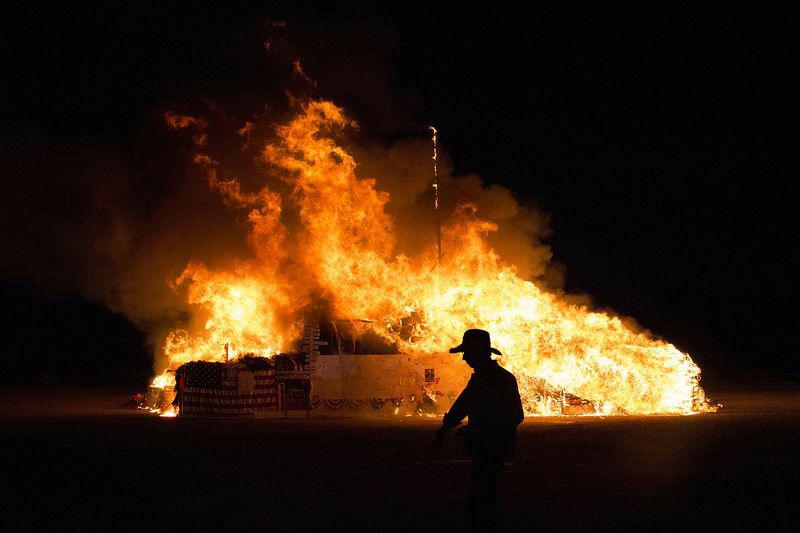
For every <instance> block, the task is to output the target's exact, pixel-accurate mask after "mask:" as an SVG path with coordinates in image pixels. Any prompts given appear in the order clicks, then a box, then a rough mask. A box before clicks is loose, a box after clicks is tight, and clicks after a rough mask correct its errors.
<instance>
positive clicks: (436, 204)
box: [428, 126, 442, 264]
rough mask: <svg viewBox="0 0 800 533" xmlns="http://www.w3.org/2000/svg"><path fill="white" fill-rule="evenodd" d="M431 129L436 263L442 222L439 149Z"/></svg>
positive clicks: (434, 130) (440, 240)
mask: <svg viewBox="0 0 800 533" xmlns="http://www.w3.org/2000/svg"><path fill="white" fill-rule="evenodd" d="M428 129H429V130H431V140H432V141H433V214H434V224H435V225H436V263H437V264H438V263H439V262H440V261H441V260H442V222H441V219H440V218H439V166H438V163H439V159H438V158H439V151H438V146H437V144H436V134H437V133H438V131H437V130H436V128H435V127H434V126H428Z"/></svg>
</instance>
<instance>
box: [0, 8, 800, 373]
mask: <svg viewBox="0 0 800 533" xmlns="http://www.w3.org/2000/svg"><path fill="white" fill-rule="evenodd" d="M290 6H291V7H290ZM465 6H466V4H463V3H462V4H460V5H459V6H458V8H455V7H451V8H449V9H441V10H437V9H435V8H433V7H431V6H430V5H424V6H422V7H419V8H417V9H415V8H413V7H408V8H403V9H402V10H399V11H397V12H394V13H389V12H381V13H377V12H376V13H366V12H362V11H360V10H345V9H341V10H339V9H336V10H333V9H330V8H325V9H320V8H311V7H303V8H301V7H297V6H296V5H295V3H285V4H282V3H279V4H276V5H269V4H265V3H261V4H255V5H250V6H247V7H237V8H223V7H219V8H218V9H215V10H206V9H198V8H196V7H192V8H179V7H173V8H165V7H161V6H159V7H154V6H149V7H147V8H145V7H132V6H125V7H114V8H89V7H80V8H72V7H71V8H69V9H67V8H59V10H56V11H53V10H49V9H48V10H47V11H46V12H45V9H44V8H40V9H37V8H31V9H30V10H28V11H27V12H24V13H22V12H21V13H16V14H11V15H9V16H8V17H6V20H5V22H4V25H5V26H6V27H5V28H3V34H4V39H5V40H6V43H5V44H4V46H3V49H4V50H3V51H4V59H3V61H4V66H3V73H4V76H3V77H4V80H5V81H4V89H5V92H6V95H5V96H4V97H3V98H2V100H1V101H0V102H1V103H0V105H2V116H3V119H2V126H0V128H1V129H0V132H1V134H2V152H0V156H1V157H2V161H1V162H2V163H3V164H2V167H1V168H2V169H3V170H2V172H3V175H4V180H3V183H4V189H5V192H4V194H3V200H2V201H1V202H0V209H1V210H2V212H1V213H0V223H1V224H2V239H3V240H2V245H3V252H2V255H3V256H4V258H3V259H2V260H0V288H1V289H2V294H3V298H4V301H5V307H6V310H7V311H9V310H10V311H11V313H12V315H13V318H12V319H11V320H10V321H5V322H4V323H3V326H2V330H3V331H2V337H3V339H7V340H6V341H4V342H6V345H5V349H4V350H3V352H4V355H3V357H4V358H6V359H9V358H12V357H13V355H12V354H18V353H24V354H27V358H26V360H25V362H17V363H14V364H12V365H11V366H12V371H11V372H8V373H6V374H5V376H4V381H26V382H48V381H66V382H74V383H82V382H86V383H89V382H90V383H98V384H100V383H107V382H116V383H132V382H136V381H137V380H138V381H139V382H140V381H142V380H144V379H146V377H147V374H148V372H149V369H150V360H149V358H150V351H151V350H152V348H151V347H150V346H148V342H147V340H146V336H145V334H144V333H143V332H140V331H138V329H137V328H136V327H135V326H134V325H133V324H132V323H131V322H129V321H128V320H127V319H126V318H125V317H123V316H121V315H118V314H115V313H113V312H111V311H109V310H108V309H106V307H105V306H104V305H103V303H102V302H97V301H93V300H92V299H91V298H86V297H85V295H84V294H83V293H82V292H81V291H80V290H79V288H78V287H77V285H76V284H74V283H72V282H71V276H70V275H69V273H68V271H69V270H70V266H69V265H68V264H67V263H68V262H69V261H70V259H69V258H70V257H73V255H72V252H71V251H70V250H67V251H66V252H65V251H64V248H65V245H64V244H63V243H61V242H59V241H58V239H54V238H52V235H51V234H50V233H49V232H48V231H47V229H46V228H41V227H38V221H45V220H46V221H48V224H53V223H55V224H56V225H58V226H61V225H62V224H63V225H66V226H68V225H69V224H73V223H76V221H77V222H79V223H80V224H83V223H85V220H83V218H82V217H83V216H84V213H83V211H82V209H83V207H82V206H84V202H83V195H84V194H86V190H85V188H84V187H83V186H82V180H83V179H84V171H85V169H86V166H85V161H86V160H87V158H88V159H91V158H92V157H94V156H96V154H98V153H102V154H113V156H114V157H113V159H114V161H116V162H118V163H119V164H120V165H122V166H124V167H125V168H127V169H129V170H130V175H131V176H134V178H135V179H134V180H133V182H132V185H131V190H130V195H131V197H132V198H134V200H132V202H134V203H136V204H137V205H138V206H139V207H140V208H141V209H143V210H147V209H150V208H152V205H153V204H154V203H155V202H157V201H158V200H157V198H152V194H154V193H153V192H152V190H153V183H154V182H153V180H155V179H156V178H154V177H153V173H152V172H151V170H152V162H147V163H145V162H143V161H144V160H145V159H146V158H144V159H143V158H142V157H141V154H142V151H143V150H145V149H147V147H148V146H149V145H148V142H149V141H148V139H147V134H148V132H149V131H150V130H149V128H151V127H152V123H153V121H154V117H155V116H157V115H158V113H159V112H161V111H162V110H164V109H173V108H177V109H180V108H181V106H182V105H184V104H186V103H192V102H197V101H198V100H199V99H202V98H209V99H213V100H214V101H217V102H223V103H224V104H225V105H227V106H228V107H230V108H236V107H237V106H238V107H240V108H241V109H248V108H255V107H257V106H263V105H264V104H265V103H271V102H276V101H278V100H280V99H282V98H283V94H284V90H285V89H286V88H287V87H288V88H292V84H296V80H294V81H292V80H291V79H290V77H289V74H288V73H287V71H286V69H283V68H281V67H280V66H278V65H277V62H276V59H275V57H274V56H271V57H269V56H268V55H267V54H265V51H264V45H263V42H264V41H265V39H267V38H269V39H272V43H273V46H276V47H278V48H279V50H280V52H281V53H282V54H284V55H285V56H286V57H290V56H294V57H297V58H299V59H301V60H302V62H303V66H304V69H305V71H306V72H307V73H308V74H309V76H311V77H312V78H314V79H315V80H316V81H317V88H316V89H313V94H314V95H315V96H320V97H327V98H332V99H333V100H334V101H336V102H337V103H339V104H340V105H343V106H344V107H345V108H346V109H347V111H348V112H349V113H350V114H351V115H352V116H353V117H354V118H355V119H356V120H357V121H358V122H359V124H360V125H361V129H360V130H359V135H362V136H364V137H367V138H371V139H375V140H377V141H379V142H385V143H390V142H392V141H394V140H398V139H402V138H405V137H409V136H419V135H422V134H423V132H424V129H425V126H427V124H428V123H430V122H434V123H436V124H437V125H438V127H439V129H440V131H441V141H442V144H443V147H444V149H445V150H446V151H447V152H448V153H449V154H450V155H451V156H452V158H453V162H454V166H455V171H456V173H476V174H479V175H480V176H482V177H483V179H484V180H486V181H487V182H489V183H499V184H502V185H505V186H507V187H509V188H510V189H511V190H512V191H513V193H514V194H515V195H516V196H517V197H518V198H519V199H520V200H522V201H525V202H533V203H535V204H536V205H538V206H539V207H540V208H541V209H542V210H544V211H545V212H547V213H549V214H550V217H551V222H550V225H551V227H552V230H553V233H552V235H551V236H550V237H549V239H548V241H547V242H548V243H549V244H550V245H551V246H552V248H553V251H554V254H555V259H556V260H557V261H558V262H559V263H561V264H563V265H564V266H565V268H566V285H565V288H566V289H567V290H568V291H569V292H576V293H586V294H589V295H591V297H592V301H593V302H594V304H595V305H596V306H598V307H608V308H611V309H614V310H616V311H617V312H619V313H622V314H625V315H629V316H632V317H635V318H636V319H637V320H638V321H639V323H640V324H642V325H643V326H644V327H646V328H648V329H651V330H652V331H654V332H655V333H657V334H659V335H662V336H664V337H665V338H667V339H668V340H670V341H671V342H673V343H675V344H676V345H677V346H678V347H679V348H681V349H683V350H685V351H688V352H689V353H690V354H691V355H692V357H693V358H694V359H695V361H696V362H698V364H699V365H700V366H701V368H703V369H704V370H705V375H706V376H707V378H708V379H711V380H713V379H715V378H720V377H722V376H734V377H735V376H741V375H742V374H743V373H744V374H748V375H750V374H753V373H755V374H758V373H761V372H764V371H777V372H785V373H800V368H798V367H799V366H800V365H798V355H800V354H798V348H797V345H798V342H797V340H796V339H797V338H796V331H797V325H796V324H797V320H798V315H797V313H796V309H797V305H796V301H797V298H798V296H800V295H799V294H798V290H797V289H798V287H797V269H798V266H799V265H798V259H797V254H796V251H795V250H796V248H797V244H798V239H797V237H796V235H797V234H796V231H797V230H796V229H795V228H794V226H797V222H798V216H797V209H796V207H795V204H796V201H797V200H796V198H797V192H798V186H797V179H796V174H797V171H796V163H795V161H796V157H794V153H795V151H796V148H795V146H796V144H797V133H796V132H797V124H798V121H797V118H798V114H797V94H798V91H797V78H798V67H797V65H798V47H797V42H796V28H795V27H794V23H793V19H792V18H791V17H789V16H788V15H787V14H786V13H780V12H768V13H761V12H758V13H757V12H748V11H742V12H732V11H730V9H729V8H725V9H724V10H723V11H710V10H708V11H704V12H700V11H692V10H687V11H677V10H675V9H674V8H670V9H665V10H664V11H656V10H653V11H642V10H640V9H641V8H637V9H621V8H613V9H612V8H606V9H595V10H580V11H576V12H568V11H560V10H559V11H556V10H550V9H533V8H529V9H526V10H521V8H515V9H501V8H499V7H498V8H495V9H487V10H485V11H478V10H473V9H471V8H467V7H465ZM130 10H133V11H130ZM283 23H285V24H283ZM168 171H169V168H167V169H162V170H160V172H168ZM86 216H88V215H86ZM80 224H79V225H80ZM56 233H57V232H56ZM74 246H75V245H74V243H70V244H69V247H74ZM81 268H91V267H87V266H85V265H84V266H82V267H81ZM87 324H89V325H90V327H88V328H87ZM87 330H88V331H92V332H93V334H92V335H91V338H88V336H82V335H81V333H80V332H84V331H87ZM76 332H78V333H76ZM112 352H113V353H115V354H118V355H117V356H115V357H114V358H113V359H109V358H108V356H107V355H108V354H109V353H112ZM54 354H58V356H56V355H54ZM93 362H94V364H92V363H93ZM88 367H91V368H92V370H87V368H88Z"/></svg>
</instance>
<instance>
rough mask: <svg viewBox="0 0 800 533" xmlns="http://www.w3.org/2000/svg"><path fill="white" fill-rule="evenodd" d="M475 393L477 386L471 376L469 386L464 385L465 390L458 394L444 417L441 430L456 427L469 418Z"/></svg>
mask: <svg viewBox="0 0 800 533" xmlns="http://www.w3.org/2000/svg"><path fill="white" fill-rule="evenodd" d="M474 395H475V386H474V385H473V384H472V378H470V379H469V382H468V383H467V386H466V387H464V390H463V391H461V394H459V395H458V398H457V399H456V401H455V402H454V403H453V405H452V406H451V407H450V410H449V411H447V413H445V415H444V419H443V420H442V429H441V430H440V431H446V430H448V429H451V428H454V427H456V426H457V425H459V424H460V423H461V421H462V420H464V419H465V418H467V415H468V414H469V408H470V406H471V405H472V398H473V396H474Z"/></svg>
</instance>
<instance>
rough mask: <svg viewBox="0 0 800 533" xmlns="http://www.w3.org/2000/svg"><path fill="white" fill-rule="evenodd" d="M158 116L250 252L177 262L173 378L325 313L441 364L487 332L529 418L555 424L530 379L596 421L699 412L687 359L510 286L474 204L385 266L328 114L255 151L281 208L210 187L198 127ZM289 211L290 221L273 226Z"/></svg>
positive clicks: (268, 350)
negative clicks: (184, 367) (189, 310)
mask: <svg viewBox="0 0 800 533" xmlns="http://www.w3.org/2000/svg"><path fill="white" fill-rule="evenodd" d="M167 119H168V123H169V125H170V126H171V127H173V128H176V129H177V128H196V129H197V130H198V131H197V133H196V134H195V137H194V144H195V147H196V154H195V156H194V161H195V163H196V165H198V167H199V168H201V169H202V170H203V171H204V172H205V174H206V175H207V176H208V180H209V184H210V186H211V187H213V188H215V189H217V190H218V191H219V192H220V193H221V195H222V197H223V198H224V201H225V202H226V203H228V204H230V205H232V206H234V207H238V208H242V209H246V210H247V212H248V223H249V235H248V243H249V246H250V247H251V248H252V252H253V254H252V257H250V258H248V259H242V260H240V261H238V262H237V264H236V265H235V266H234V267H232V268H229V269H224V270H213V269H210V268H208V267H206V266H205V265H204V264H203V263H200V262H191V263H189V265H188V266H187V267H186V269H185V270H184V271H183V273H182V274H181V275H180V277H179V278H178V279H177V280H176V285H177V286H178V287H181V288H183V289H185V290H186V291H187V297H188V301H189V303H190V304H193V305H195V306H196V308H197V309H198V313H200V314H202V316H203V318H204V322H203V323H202V326H201V327H198V328H196V330H193V331H186V330H176V331H173V332H172V333H170V334H169V335H168V337H167V341H166V344H165V354H166V356H167V359H168V361H169V365H170V366H171V367H173V368H174V367H176V366H177V365H179V364H181V363H183V362H186V361H193V360H209V361H211V360H220V358H221V356H222V354H223V353H224V352H223V346H226V348H225V349H226V350H227V351H228V354H227V356H229V357H236V356H237V354H243V353H256V354H264V355H271V354H274V353H278V352H280V351H283V350H288V349H289V348H290V345H291V343H293V342H296V340H297V339H298V338H299V336H300V335H301V332H302V328H303V318H304V314H306V313H307V312H308V309H309V308H310V307H312V306H314V305H315V304H317V303H318V302H319V301H324V302H325V305H326V306H328V307H329V311H330V313H331V314H332V315H333V316H337V317H346V318H350V319H363V320H364V322H362V324H363V327H364V328H370V329H372V331H373V332H374V334H377V335H378V336H380V337H381V338H382V339H384V340H385V341H386V343H387V344H390V345H394V346H396V347H397V349H398V351H400V352H402V353H407V354H414V353H435V352H444V351H446V350H447V349H448V348H450V347H451V346H454V345H456V344H458V342H459V341H460V337H461V334H462V332H463V331H464V330H466V329H468V328H474V327H479V328H482V329H486V330H488V331H490V332H491V335H492V339H493V344H494V345H495V346H497V347H499V348H500V349H501V350H502V351H503V353H504V356H503V357H502V358H501V359H500V361H501V363H502V364H503V365H504V366H505V367H506V368H508V369H509V370H511V371H512V372H513V373H514V374H515V375H516V376H517V377H518V380H519V383H520V389H521V393H522V396H523V401H524V402H525V407H526V411H527V412H528V413H529V414H550V413H554V412H555V408H554V407H553V406H552V405H550V402H549V401H548V400H547V399H546V398H542V396H541V395H540V394H537V393H536V391H537V390H539V389H537V387H536V386H535V384H537V383H541V382H542V380H544V381H545V382H547V383H548V384H550V385H551V386H553V387H557V388H563V389H565V390H567V391H570V392H572V393H574V394H576V395H579V396H581V397H583V398H589V399H592V400H595V401H596V402H598V405H599V410H600V412H607V413H608V412H612V411H615V410H616V412H625V413H640V414H652V413H675V414H691V413H696V412H701V411H705V410H707V409H708V402H707V401H706V399H705V395H704V393H703V390H702V389H701V388H700V386H699V380H700V369H699V368H698V367H697V365H696V364H695V363H694V362H693V361H692V359H691V358H690V357H689V355H687V354H685V353H683V352H681V351H680V350H678V349H677V348H676V347H675V346H673V345H672V344H670V343H668V342H665V341H662V340H658V339H655V338H653V337H652V336H650V335H648V334H647V333H642V332H637V331H633V330H632V329H630V328H629V327H627V326H626V325H625V324H624V323H623V321H622V320H621V319H620V318H618V317H616V316H613V315H611V314H609V313H606V312H594V311H591V310H589V309H588V308H586V307H584V306H580V305H576V304H572V303H569V302H567V301H566V300H564V299H563V298H559V297H558V296H556V295H555V294H552V293H550V292H546V291H544V290H542V289H541V288H539V287H537V286H536V285H535V284H534V283H532V282H531V281H526V280H525V279H522V278H521V277H520V275H518V273H517V269H516V268H515V266H514V265H512V264H509V263H508V262H506V261H504V260H503V258H501V257H499V256H498V253H496V252H495V250H494V249H493V248H492V246H491V245H490V236H491V234H492V233H493V232H495V231H496V230H497V226H496V224H494V223H492V222H489V221H487V220H484V219H482V218H481V213H480V212H478V210H477V208H476V207H475V206H474V205H470V204H464V205H461V206H460V207H458V209H457V212H456V213H455V215H456V216H454V217H452V219H453V220H454V222H449V223H445V224H444V225H443V227H442V240H443V242H445V243H446V251H445V253H444V255H443V256H442V257H441V258H439V257H437V255H438V254H437V251H436V249H435V245H434V242H433V241H434V239H433V238H432V234H431V238H430V241H431V246H430V247H429V248H427V249H425V250H423V251H422V253H419V254H416V255H415V256H413V257H410V256H407V255H404V254H401V253H398V252H397V251H396V242H395V241H396V237H395V235H396V232H395V227H394V224H395V222H394V221H393V220H392V217H391V216H390V215H389V211H388V210H387V205H388V204H389V202H390V201H391V198H390V196H389V194H388V193H386V192H382V191H380V190H378V188H377V186H376V182H375V180H372V179H359V178H357V177H356V174H355V169H356V165H357V163H356V161H355V159H354V157H353V156H352V155H351V153H348V151H346V150H345V149H344V148H343V147H342V146H341V145H340V144H338V143H337V142H336V140H335V139H336V138H337V135H339V134H340V133H341V131H342V130H346V129H347V128H349V127H351V126H352V122H351V121H350V120H349V119H348V118H347V117H346V116H345V114H344V112H343V110H342V109H341V108H339V107H337V106H336V105H334V104H333V103H331V102H327V101H310V102H306V103H305V104H302V105H301V107H300V110H299V112H298V113H297V115H296V116H295V118H293V119H292V120H290V121H288V123H285V124H283V125H281V126H278V127H277V131H276V133H277V135H276V136H275V137H274V139H273V140H271V141H269V142H268V143H267V144H266V146H264V147H263V150H261V152H260V159H261V163H263V166H264V168H265V176H266V174H269V176H270V178H269V179H273V180H274V179H280V180H281V181H282V183H283V185H284V186H285V185H288V190H289V191H290V192H289V193H288V194H284V195H283V197H282V196H281V195H280V194H279V193H277V192H274V190H273V189H275V187H273V188H272V189H270V188H268V187H267V186H266V185H264V186H263V188H261V189H260V190H258V191H256V192H246V191H244V190H243V187H242V186H241V185H240V182H239V181H238V180H236V179H235V178H231V179H223V178H220V177H219V176H218V164H217V162H216V161H215V160H214V159H213V158H212V157H211V156H210V155H209V154H207V153H204V143H205V138H204V133H203V131H202V129H203V128H204V127H205V124H204V123H202V121H199V120H197V119H191V120H190V118H189V117H181V116H177V115H168V117H167ZM266 181H267V178H266V177H265V179H264V182H266ZM273 183H274V182H273ZM284 188H286V187H284ZM288 211H292V213H293V215H294V216H295V217H296V219H297V220H298V221H299V222H298V223H293V224H287V223H286V222H285V220H284V216H285V215H286V213H287V212H288ZM454 362H455V363H456V364H461V363H460V362H459V361H458V360H457V359H456V358H454Z"/></svg>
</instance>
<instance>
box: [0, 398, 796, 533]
mask: <svg viewBox="0 0 800 533" xmlns="http://www.w3.org/2000/svg"><path fill="white" fill-rule="evenodd" d="M712 392H714V391H712ZM3 396H4V401H3V403H2V418H3V420H2V425H1V426H0V427H1V429H0V432H1V434H2V442H3V450H4V453H3V462H4V463H5V464H4V466H3V469H4V471H5V472H6V475H5V479H6V488H7V489H10V490H9V492H8V493H7V495H6V496H5V497H4V499H5V503H6V505H7V506H6V512H5V513H3V520H4V521H6V522H7V527H6V528H4V529H11V530H21V529H29V528H38V529H52V528H56V529H59V530H63V529H114V530H120V529H124V530H128V529H130V530H140V531H175V530H184V529H200V530H219V529H225V530H231V529H232V530H247V529H262V528H263V529H282V530H293V529H317V530H331V529H348V530H418V531H449V530H458V529H463V525H464V519H463V507H462V501H463V498H464V493H465V490H466V483H467V478H468V463H467V462H466V461H465V460H464V458H463V457H462V456H461V455H460V454H458V450H457V447H456V442H455V439H453V440H452V441H451V442H450V448H449V449H448V450H447V459H445V460H443V461H439V462H435V463H427V462H425V461H424V460H423V459H422V450H423V448H424V444H425V443H426V442H427V440H428V439H429V437H430V436H431V434H432V432H433V430H434V428H435V427H436V426H437V424H438V422H437V421H435V420H418V419H393V420H288V421H287V420H177V419H161V418H155V417H151V416H147V415H145V414H142V413H140V412H128V411H124V410H120V409H117V408H114V406H115V405H118V404H119V403H120V402H121V401H122V398H123V397H122V396H121V395H113V394H110V393H105V394H103V395H100V394H98V393H78V392H75V391H71V392H70V391H64V390H58V391H52V392H51V393H48V394H46V395H45V394H42V393H41V392H38V393H35V394H34V393H31V392H29V391H28V392H25V391H20V390H6V391H4V392H3ZM713 397H714V398H715V399H716V400H718V401H721V402H723V403H724V404H725V408H724V409H723V410H722V411H721V412H720V413H718V414H713V415H703V416H690V417H629V418H607V419H599V418H569V419H567V418H564V419H529V420H526V422H525V423H524V424H523V425H522V427H521V431H520V438H519V451H518V460H517V462H516V464H515V465H514V466H512V467H510V468H509V470H508V471H507V472H506V474H505V475H504V478H503V479H502V486H501V497H502V501H503V505H504V514H505V518H506V522H507V524H508V525H509V526H510V527H511V528H512V529H513V530H517V531H562V530H565V531H575V530H583V531H585V530H601V529H602V530H608V529H611V530H622V529H627V530H637V531H644V530H717V531H753V530H770V531H774V530H790V529H795V528H793V527H792V526H793V522H791V521H790V520H793V519H794V515H795V514H796V512H795V511H796V509H797V506H798V504H800V498H799V497H798V492H797V487H798V486H799V485H800V483H798V481H800V479H799V478H800V476H799V473H800V447H798V442H800V439H799V438H800V425H798V422H800V387H798V386H797V385H791V384H783V385H774V384H773V386H772V387H764V386H762V387H760V388H758V389H755V388H750V389H749V390H745V389H743V388H740V389H739V390H737V391H734V392H726V391H724V390H719V391H716V394H714V395H713ZM56 405H58V406H59V407H53V406H56Z"/></svg>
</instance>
